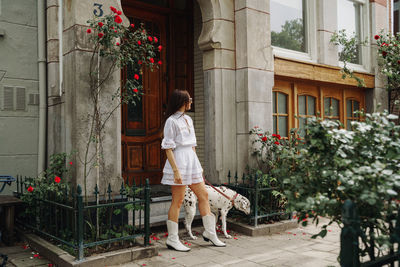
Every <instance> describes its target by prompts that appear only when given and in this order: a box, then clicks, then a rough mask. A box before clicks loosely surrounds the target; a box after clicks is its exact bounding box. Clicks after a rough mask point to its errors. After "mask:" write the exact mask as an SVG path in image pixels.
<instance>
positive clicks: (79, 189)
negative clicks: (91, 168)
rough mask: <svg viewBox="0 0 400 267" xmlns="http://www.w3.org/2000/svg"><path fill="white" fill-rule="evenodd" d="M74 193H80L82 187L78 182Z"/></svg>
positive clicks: (79, 194)
mask: <svg viewBox="0 0 400 267" xmlns="http://www.w3.org/2000/svg"><path fill="white" fill-rule="evenodd" d="M76 193H77V194H78V196H81V195H82V187H81V186H80V185H79V184H78V187H77V188H76Z"/></svg>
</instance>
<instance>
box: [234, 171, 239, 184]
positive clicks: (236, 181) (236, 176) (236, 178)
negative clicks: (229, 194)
mask: <svg viewBox="0 0 400 267" xmlns="http://www.w3.org/2000/svg"><path fill="white" fill-rule="evenodd" d="M235 183H236V185H237V184H238V175H237V171H236V172H235Z"/></svg>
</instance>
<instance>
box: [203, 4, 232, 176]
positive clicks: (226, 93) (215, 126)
mask: <svg viewBox="0 0 400 267" xmlns="http://www.w3.org/2000/svg"><path fill="white" fill-rule="evenodd" d="M198 3H199V6H200V9H201V13H202V21H203V28H202V32H201V34H200V37H199V40H198V43H199V47H200V49H201V50H202V51H203V70H204V97H205V99H204V100H205V114H204V115H205V140H206V144H205V166H207V168H206V169H205V175H206V178H207V179H208V180H209V181H210V182H215V183H219V182H223V181H225V179H226V175H227V172H228V170H230V169H231V170H232V169H235V162H236V134H235V133H236V115H235V114H236V105H235V22H234V1H233V0H198Z"/></svg>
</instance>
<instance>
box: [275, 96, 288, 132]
mask: <svg viewBox="0 0 400 267" xmlns="http://www.w3.org/2000/svg"><path fill="white" fill-rule="evenodd" d="M272 106H273V107H272V109H273V114H272V116H273V124H274V127H273V128H274V134H279V135H281V136H282V137H288V130H289V111H288V95H287V94H284V93H282V92H273V103H272Z"/></svg>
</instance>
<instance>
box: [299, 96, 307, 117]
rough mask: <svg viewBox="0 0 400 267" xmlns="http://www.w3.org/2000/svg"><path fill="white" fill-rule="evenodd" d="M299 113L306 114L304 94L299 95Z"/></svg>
mask: <svg viewBox="0 0 400 267" xmlns="http://www.w3.org/2000/svg"><path fill="white" fill-rule="evenodd" d="M299 115H307V112H306V96H305V95H301V96H299Z"/></svg>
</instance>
